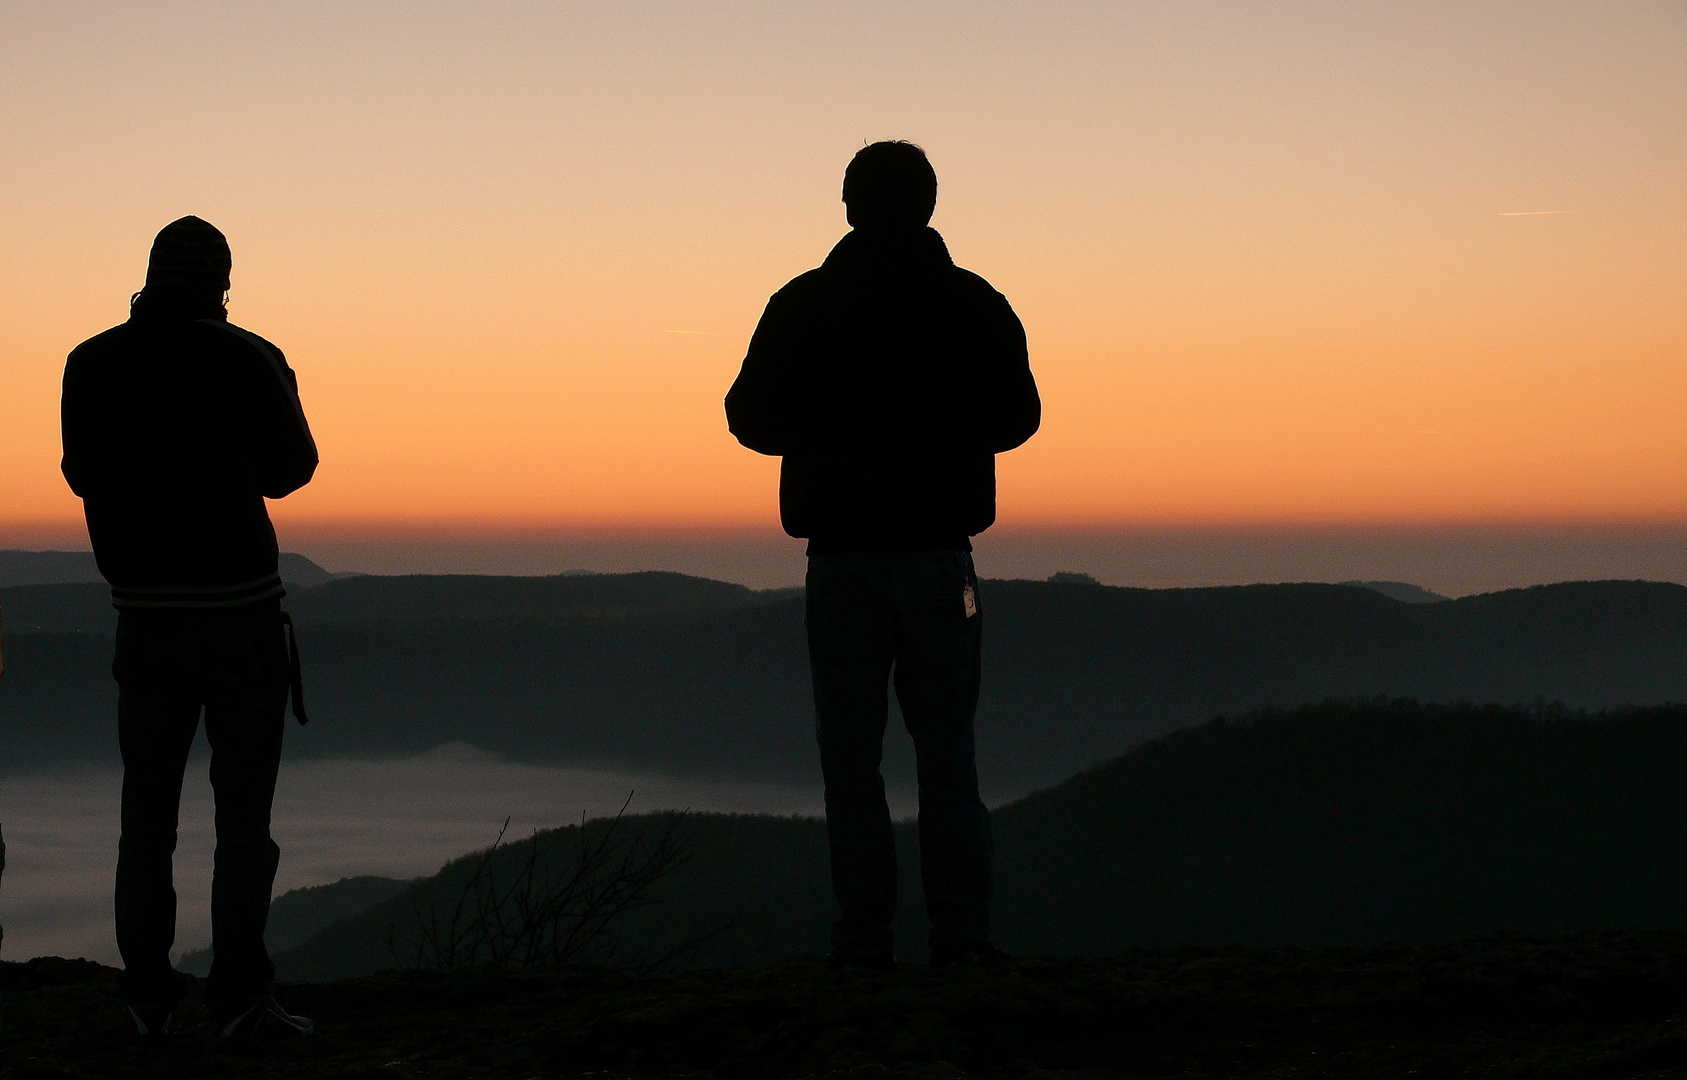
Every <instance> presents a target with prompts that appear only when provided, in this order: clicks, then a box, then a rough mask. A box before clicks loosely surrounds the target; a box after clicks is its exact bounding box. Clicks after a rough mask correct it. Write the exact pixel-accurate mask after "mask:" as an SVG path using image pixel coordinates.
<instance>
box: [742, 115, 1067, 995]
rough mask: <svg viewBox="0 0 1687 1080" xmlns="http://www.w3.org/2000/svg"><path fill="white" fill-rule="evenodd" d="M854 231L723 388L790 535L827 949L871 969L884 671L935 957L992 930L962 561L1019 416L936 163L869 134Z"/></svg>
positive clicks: (1000, 323) (855, 177) (850, 180)
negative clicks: (806, 682) (834, 913)
mask: <svg viewBox="0 0 1687 1080" xmlns="http://www.w3.org/2000/svg"><path fill="white" fill-rule="evenodd" d="M843 201H844V204H845V206H846V207H847V208H848V218H849V223H850V225H851V226H853V231H851V232H850V233H849V234H848V235H846V236H845V237H844V238H843V239H842V240H840V241H839V242H838V245H837V246H836V247H834V248H833V249H832V253H831V254H830V255H828V256H827V257H826V261H825V263H824V264H822V265H821V267H820V268H819V269H817V270H812V271H810V272H808V273H806V274H803V275H802V276H801V277H798V278H796V279H795V280H794V281H792V282H791V283H790V284H788V285H786V286H785V287H784V288H783V289H781V290H779V292H777V293H776V294H774V296H773V298H772V299H771V300H769V301H768V304H767V311H766V312H765V313H764V314H763V315H762V319H761V323H760V325H758V326H757V327H756V332H755V336H754V337H753V338H752V339H751V341H750V347H749V351H748V353H747V354H746V356H745V357H744V366H743V370H742V371H741V372H740V373H739V375H738V379H737V381H736V382H735V383H733V385H732V390H731V392H730V393H728V394H727V397H726V415H727V420H728V422H729V424H730V425H731V428H732V433H733V434H734V435H736V436H737V437H738V441H739V442H741V443H743V444H744V445H745V446H747V447H749V448H750V449H752V450H755V451H757V452H759V453H763V454H777V455H781V456H783V458H784V462H783V466H782V470H781V473H780V480H779V509H780V516H781V518H782V519H783V522H784V525H785V531H786V532H788V533H790V534H791V535H792V536H798V537H806V538H807V539H808V542H809V543H808V556H809V559H808V589H807V597H808V599H807V624H808V650H809V667H810V671H811V674H812V676H813V681H814V707H815V717H816V730H817V733H818V737H819V742H820V763H821V769H822V771H823V773H824V776H825V783H826V828H827V833H828V836H829V837H830V840H831V849H832V887H833V891H834V892H835V893H836V895H837V899H838V907H839V918H838V920H837V922H836V923H835V924H834V925H833V927H832V960H833V962H834V963H836V964H848V965H863V966H868V967H885V968H888V967H890V966H891V965H892V964H893V963H894V959H893V955H892V938H891V919H892V917H893V916H894V914H895V912H896V852H895V849H894V845H893V840H892V835H891V823H890V811H889V809H888V807H887V806H886V803H885V795H884V779H883V777H882V775H881V774H880V772H879V763H880V758H881V756H882V753H883V744H884V730H885V723H886V720H887V713H888V708H889V701H888V697H887V686H888V684H890V683H891V682H892V681H893V680H894V683H895V687H896V698H897V702H898V703H899V704H900V705H901V707H902V715H903V718H904V720H905V722H906V723H907V726H908V732H909V734H910V735H911V736H913V740H914V749H915V753H916V754H917V756H918V762H919V766H918V767H919V784H920V796H919V798H920V820H919V832H920V869H921V876H922V878H923V880H924V883H925V894H926V897H925V898H926V913H927V915H928V917H929V919H930V923H931V930H930V938H929V941H930V946H931V958H932V962H933V963H934V964H950V963H967V962H974V961H978V960H986V959H991V958H994V957H996V956H998V955H999V954H998V953H997V952H996V950H995V949H994V948H993V947H992V946H991V945H990V943H989V941H990V911H989V906H990V892H991V843H990V818H989V814H988V811H986V810H985V808H984V804H983V802H982V801H981V800H980V799H979V797H978V771H977V768H976V765H975V763H974V752H973V714H974V712H975V711H976V708H977V705H978V685H979V643H980V636H979V632H980V626H981V624H982V622H983V615H982V611H983V607H982V601H981V599H980V597H979V594H978V578H977V576H976V574H975V573H974V571H973V565H972V543H971V541H970V539H969V537H972V536H975V535H977V534H978V533H980V532H983V531H984V530H985V529H987V528H989V527H990V525H991V523H993V522H994V521H995V519H996V473H995V455H996V454H999V453H1001V452H1003V451H1006V450H1012V449H1013V448H1014V447H1016V446H1018V445H1020V444H1021V443H1023V442H1024V441H1025V440H1026V439H1029V438H1030V437H1031V436H1032V434H1034V433H1035V432H1036V430H1037V425H1038V423H1039V420H1040V417H1041V403H1040V402H1039V400H1038V397H1037V387H1036V383H1035V382H1034V381H1033V380H1032V378H1031V369H1030V366H1029V363H1028V361H1027V358H1026V349H1025V330H1024V328H1023V327H1022V326H1021V325H1020V322H1019V319H1018V317H1017V316H1016V315H1014V313H1013V309H1012V308H1011V307H1009V306H1008V302H1007V300H1006V298H1004V297H1003V296H1002V295H1001V294H1000V293H998V292H997V291H996V290H995V289H993V288H991V287H990V284H989V283H988V282H986V281H985V280H984V279H983V278H981V277H979V276H978V275H976V274H972V273H968V272H967V271H965V270H961V269H959V268H957V267H956V266H955V264H954V262H953V261H952V260H951V259H950V257H949V251H948V249H947V248H946V247H945V246H944V243H943V238H942V237H940V236H939V235H938V234H937V232H936V231H935V230H933V229H931V228H929V227H927V224H926V223H927V222H928V221H930V220H931V214H932V210H933V208H934V207H935V206H936V202H937V175H936V173H935V172H933V171H932V168H931V164H930V163H929V162H928V161H927V160H926V156H925V153H924V151H922V150H921V149H920V148H919V147H917V146H914V145H913V144H911V143H905V142H880V143H874V144H873V145H871V146H868V147H867V148H865V149H864V150H862V151H861V152H860V153H858V154H856V155H855V158H854V160H852V161H851V162H850V163H849V167H848V169H846V170H845V172H844V182H843Z"/></svg>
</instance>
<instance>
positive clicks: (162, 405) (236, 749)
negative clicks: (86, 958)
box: [62, 217, 317, 1037]
mask: <svg viewBox="0 0 1687 1080" xmlns="http://www.w3.org/2000/svg"><path fill="white" fill-rule="evenodd" d="M230 265H231V260H230V256H229V247H228V241H227V240H225V239H224V238H223V234H222V233H220V232H218V231H217V230H216V229H215V228H213V227H212V226H211V225H210V224H208V223H207V222H204V221H201V220H200V219H199V218H196V217H185V218H182V219H181V220H179V221H173V222H171V223H170V224H169V225H167V226H165V227H164V230H163V231H162V232H160V233H159V234H158V238H157V240H155V241H154V242H153V245H152V255H151V258H150V260H149V261H148V264H147V272H146V287H145V288H144V289H142V290H141V291H140V292H139V293H136V294H135V296H134V297H133V298H131V301H130V308H129V320H128V321H127V322H125V323H123V324H122V325H120V326H116V327H113V328H112V329H110V330H107V331H106V332H105V333H103V334H100V335H99V336H97V337H94V338H91V339H89V340H88V341H86V342H83V343H82V344H81V345H79V346H77V348H76V350H75V351H74V352H72V353H71V354H70V359H69V362H68V363H67V364H66V365H65V372H64V399H63V403H62V421H63V431H64V475H65V479H66V480H68V481H69V482H70V487H71V489H72V490H73V491H75V492H76V494H77V495H79V496H81V497H82V501H83V509H84V511H85V513H86V516H87V520H88V538H89V539H90V540H91V541H92V542H93V547H94V555H95V557H96V558H97V559H98V561H99V567H100V572H101V573H102V574H104V575H105V578H106V580H107V581H108V582H110V584H111V595H112V602H113V603H114V604H115V605H116V607H117V610H118V613H119V614H118V622H117V655H116V660H115V662H114V663H113V665H112V672H113V674H114V675H115V676H116V678H117V683H118V705H117V713H118V721H117V724H118V742H119V745H120V747H121V750H122V754H123V811H122V836H121V839H120V840H119V842H118V854H117V896H116V900H117V904H116V907H117V946H118V949H119V950H120V951H121V952H122V954H123V964H124V971H123V975H122V977H121V979H120V980H119V983H120V986H121V988H122V992H123V996H124V999H125V1000H126V1001H127V1002H128V1004H129V1007H130V1011H131V1014H132V1016H133V1018H134V1021H135V1026H136V1029H137V1031H138V1032H139V1034H141V1035H142V1036H143V1037H157V1036H160V1035H162V1034H163V1033H164V1032H165V1031H166V1030H167V1025H168V1021H169V1017H170V1013H171V1011H172V1010H173V1009H174V1008H175V1006H176V1005H177V1004H178V1003H179V1002H180V1001H181V998H182V995H183V993H184V986H185V984H186V983H187V982H191V979H188V977H187V976H183V975H178V974H177V973H176V972H175V971H174V970H173V969H172V968H171V964H170V948H171V945H172V944H173V943H174V941H175V931H176V893H175V889H174V887H173V885H172V883H171V857H172V855H173V853H174V852H175V848H176V819H177V813H178V811H179V808H180V803H181V793H182V774H183V771H184V769H185V768H186V764H187V757H188V751H189V749H190V748H191V747H192V745H193V739H194V733H195V731H196V730H197V728H198V726H199V714H200V710H201V709H203V710H204V713H205V735H206V738H207V740H208V741H209V742H210V744H211V785H212V787H213V789H214V790H215V794H216V806H217V811H216V824H217V850H216V868H215V871H214V873H213V876H212V883H211V934H212V948H213V950H214V953H215V958H214V960H213V963H212V966H211V973H210V978H209V980H208V982H207V984H206V990H205V995H206V1003H207V1005H208V1006H209V1007H210V1010H211V1016H212V1021H213V1023H214V1024H215V1025H216V1027H217V1029H218V1031H219V1032H221V1033H223V1034H226V1035H230V1036H284V1037H291V1036H298V1035H307V1034H309V1033H310V1031H311V1025H310V1022H309V1021H308V1020H304V1019H302V1018H299V1017H291V1016H288V1015H287V1014H286V1013H285V1012H284V1011H283V1010H282V1009H281V1008H280V1007H279V1006H277V1005H275V1003H274V1000H273V999H272V998H270V996H269V984H270V981H271V979H272V978H273V977H274V975H275V967H274V965H273V964H272V963H271V962H270V958H269V954H268V952H267V951H266V949H265V947H264V924H265V921H266V920H267V919H268V917H269V901H270V890H271V888H272V886H273V885H274V882H275V870H276V865H277V862H278V861H279V859H280V854H281V851H280V848H278V847H277V846H276V844H275V842H274V840H272V839H271V838H270V831H269V830H270V804H271V802H272V801H273V799H274V795H275V780H276V772H277V769H278V767H279V765H280V761H281V737H282V731H283V729H284V727H285V723H284V719H285V718H284V713H285V710H286V705H287V696H288V689H289V674H290V668H291V673H293V674H294V675H295V676H296V671H297V666H296V659H297V653H296V651H294V652H293V654H292V656H291V657H290V655H289V645H290V639H289V637H288V635H287V631H288V630H289V629H290V627H284V625H283V622H284V618H285V617H284V616H283V615H282V612H281V597H282V595H283V590H282V586H281V578H280V575H279V574H278V573H277V566H276V562H277V549H276V541H275V530H274V528H273V527H272V526H271V525H270V520H269V513H268V511H267V509H266V508H265V506H264V500H265V499H266V498H270V499H279V498H281V497H283V496H284V495H287V494H289V493H291V492H293V491H296V490H297V489H298V488H300V487H302V486H304V485H305V484H306V483H307V482H309V480H310V478H311V476H312V474H313V473H314V472H315V471H316V462H317V457H316V444H315V442H314V441H313V440H312V439H311V433H310V427H309V425H308V424H306V422H305V414H304V410H303V409H302V408H301V406H300V404H299V395H298V381H297V380H296V379H295V378H294V375H293V371H292V369H291V368H289V367H288V366H287V361H286V359H285V358H283V356H282V355H281V350H280V349H277V348H276V347H275V346H274V345H271V344H270V343H269V342H267V341H265V340H264V339H263V338H261V337H259V336H258V335H256V334H253V333H250V332H248V331H246V330H242V329H240V328H239V327H237V326H235V325H234V324H232V323H230V322H229V321H228V312H227V310H226V309H225V307H224V298H225V294H226V292H227V290H228V287H229V268H230ZM290 661H291V663H290ZM293 685H294V688H295V690H296V687H297V683H296V678H295V681H294V684H293ZM294 710H295V712H300V711H301V710H300V706H299V703H298V700H297V696H296V694H295V698H294ZM300 718H301V722H302V719H303V717H302V712H301V717H300Z"/></svg>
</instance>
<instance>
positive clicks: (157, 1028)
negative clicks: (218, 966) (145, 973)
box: [125, 971, 194, 1042]
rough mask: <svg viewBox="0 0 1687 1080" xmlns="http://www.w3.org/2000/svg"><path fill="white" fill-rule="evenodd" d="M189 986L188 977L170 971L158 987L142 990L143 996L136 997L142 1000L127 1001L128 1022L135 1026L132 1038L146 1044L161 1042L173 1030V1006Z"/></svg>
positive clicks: (180, 1001)
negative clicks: (171, 1019) (132, 1022)
mask: <svg viewBox="0 0 1687 1080" xmlns="http://www.w3.org/2000/svg"><path fill="white" fill-rule="evenodd" d="M193 983H194V978H193V976H192V975H187V974H184V973H182V972H180V971H172V972H170V973H169V978H168V979H167V980H165V981H164V984H163V985H162V986H147V987H145V988H144V989H145V993H144V994H142V995H140V996H141V998H142V1000H140V1001H136V1000H134V999H132V998H131V999H130V1000H129V1001H128V1002H127V1004H128V1006H129V1019H130V1020H132V1021H134V1024H135V1035H136V1036H137V1037H138V1038H140V1039H142V1040H143V1041H146V1042H163V1041H164V1037H165V1036H167V1035H169V1034H171V1032H172V1031H174V1028H173V1027H172V1026H171V1024H170V1018H171V1016H172V1015H173V1014H174V1013H175V1011H176V1006H178V1005H180V1004H181V1003H182V1000H183V999H184V998H186V997H187V993H188V990H189V989H191V988H192V986H193ZM125 989H129V990H132V989H133V988H125Z"/></svg>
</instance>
